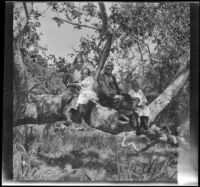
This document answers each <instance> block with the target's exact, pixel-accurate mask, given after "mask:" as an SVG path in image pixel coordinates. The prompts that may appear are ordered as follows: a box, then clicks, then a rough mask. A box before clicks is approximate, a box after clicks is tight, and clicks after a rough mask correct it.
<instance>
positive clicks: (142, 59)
mask: <svg viewBox="0 0 200 187" xmlns="http://www.w3.org/2000/svg"><path fill="white" fill-rule="evenodd" d="M136 43H137V46H138V50H139V53H140V56H141V61H142V62H143V61H144V58H143V54H142V50H141V48H140V44H139V42H138V41H136Z"/></svg>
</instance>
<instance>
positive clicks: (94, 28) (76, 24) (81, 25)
mask: <svg viewBox="0 0 200 187" xmlns="http://www.w3.org/2000/svg"><path fill="white" fill-rule="evenodd" d="M56 18H57V19H59V20H61V21H63V22H66V23H69V24H71V25H75V26H80V27H85V28H90V29H93V30H98V31H100V30H101V29H99V28H96V27H92V26H89V25H84V24H79V23H73V22H71V21H67V20H64V19H61V18H58V17H56Z"/></svg>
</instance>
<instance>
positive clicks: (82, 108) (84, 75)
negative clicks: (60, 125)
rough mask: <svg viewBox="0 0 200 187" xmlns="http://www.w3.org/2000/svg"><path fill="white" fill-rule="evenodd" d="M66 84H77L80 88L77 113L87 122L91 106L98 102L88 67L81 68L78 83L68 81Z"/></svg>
mask: <svg viewBox="0 0 200 187" xmlns="http://www.w3.org/2000/svg"><path fill="white" fill-rule="evenodd" d="M67 86H77V87H79V88H80V92H79V96H78V100H77V104H76V106H77V107H78V111H79V114H80V115H81V117H82V118H83V119H84V120H85V121H86V122H87V123H88V120H89V115H90V113H91V111H92V108H93V107H94V106H95V105H96V103H97V102H98V97H97V95H96V93H95V91H94V88H93V86H94V79H93V77H92V76H90V69H89V68H87V67H85V68H83V69H82V70H81V81H80V82H79V83H69V84H68V85H67Z"/></svg>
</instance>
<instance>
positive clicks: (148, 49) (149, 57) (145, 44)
mask: <svg viewBox="0 0 200 187" xmlns="http://www.w3.org/2000/svg"><path fill="white" fill-rule="evenodd" d="M145 45H146V46H147V49H148V53H149V59H150V60H151V51H150V48H149V45H148V44H147V43H145Z"/></svg>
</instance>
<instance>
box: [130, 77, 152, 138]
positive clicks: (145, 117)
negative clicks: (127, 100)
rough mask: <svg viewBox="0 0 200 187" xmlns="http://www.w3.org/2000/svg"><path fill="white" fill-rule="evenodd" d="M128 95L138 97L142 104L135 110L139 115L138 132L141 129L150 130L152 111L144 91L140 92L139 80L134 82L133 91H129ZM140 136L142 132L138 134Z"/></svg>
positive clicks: (132, 84)
mask: <svg viewBox="0 0 200 187" xmlns="http://www.w3.org/2000/svg"><path fill="white" fill-rule="evenodd" d="M128 94H129V95H130V96H131V97H134V98H135V97H137V98H139V99H140V102H139V103H138V106H137V108H136V110H135V112H136V114H137V115H138V124H139V127H138V128H139V129H138V130H139V131H140V128H141V127H142V128H143V129H144V130H148V125H149V114H150V111H149V107H148V106H147V99H146V97H145V95H144V93H143V92H142V90H140V86H139V82H138V81H137V80H133V81H132V83H131V89H130V90H129V92H128ZM138 134H140V132H138Z"/></svg>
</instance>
